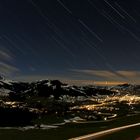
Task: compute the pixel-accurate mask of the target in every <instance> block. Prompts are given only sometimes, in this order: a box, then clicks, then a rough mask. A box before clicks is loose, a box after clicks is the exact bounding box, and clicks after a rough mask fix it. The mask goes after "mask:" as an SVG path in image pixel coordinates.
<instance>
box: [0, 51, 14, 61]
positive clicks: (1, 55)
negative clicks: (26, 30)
mask: <svg viewBox="0 0 140 140" xmlns="http://www.w3.org/2000/svg"><path fill="white" fill-rule="evenodd" d="M0 60H8V61H11V60H13V57H12V56H11V55H10V54H9V53H7V52H6V51H3V50H0Z"/></svg>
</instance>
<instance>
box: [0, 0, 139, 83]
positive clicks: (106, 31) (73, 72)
mask: <svg viewBox="0 0 140 140" xmlns="http://www.w3.org/2000/svg"><path fill="white" fill-rule="evenodd" d="M139 7H140V1H139V0H133V1H132V0H39V1H38V0H20V1H19V0H12V1H11V0H5V1H2V0H0V20H1V22H0V75H4V76H5V77H8V78H12V79H18V80H32V79H37V78H43V79H44V78H54V79H56V78H57V79H65V80H69V79H70V80H87V81H88V80H94V81H124V82H130V83H131V82H132V83H140V80H139V78H138V77H139V76H140V63H139V61H140V9H139Z"/></svg>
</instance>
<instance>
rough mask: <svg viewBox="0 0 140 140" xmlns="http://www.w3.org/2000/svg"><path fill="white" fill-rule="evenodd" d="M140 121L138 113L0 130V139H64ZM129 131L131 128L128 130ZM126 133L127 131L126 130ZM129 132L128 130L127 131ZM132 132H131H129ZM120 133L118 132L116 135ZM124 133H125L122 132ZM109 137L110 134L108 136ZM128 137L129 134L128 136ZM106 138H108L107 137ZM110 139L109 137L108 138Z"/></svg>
mask: <svg viewBox="0 0 140 140" xmlns="http://www.w3.org/2000/svg"><path fill="white" fill-rule="evenodd" d="M138 122H140V115H137V116H129V117H127V118H126V117H122V118H119V119H117V120H114V121H110V122H101V123H89V124H88V123H86V124H66V125H64V126H61V127H60V128H57V129H50V130H28V131H19V130H0V139H4V140H18V139H20V140H32V139H33V140H38V139H39V140H46V139H48V140H65V139H68V138H72V137H77V136H81V135H85V134H89V133H93V132H97V131H101V130H105V129H109V128H113V127H117V126H123V125H127V124H133V123H138ZM130 131H131V130H130ZM134 132H135V130H134ZM126 133H127V132H126ZM128 133H129V132H128ZM131 133H132V132H131ZM131 133H130V134H131ZM117 134H118V135H120V134H119V132H117V133H116V135H117ZM124 135H126V134H124ZM109 137H110V136H109ZM129 137H130V136H129ZM107 139H108V138H107ZM109 140H110V138H109ZM113 140H114V139H113Z"/></svg>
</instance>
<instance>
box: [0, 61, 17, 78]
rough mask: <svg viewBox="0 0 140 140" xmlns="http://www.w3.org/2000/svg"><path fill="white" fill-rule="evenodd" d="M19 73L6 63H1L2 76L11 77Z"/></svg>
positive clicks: (0, 72)
mask: <svg viewBox="0 0 140 140" xmlns="http://www.w3.org/2000/svg"><path fill="white" fill-rule="evenodd" d="M18 71H19V69H18V68H16V67H14V66H12V65H9V64H7V63H4V62H0V75H5V76H10V75H11V74H14V73H16V72H18Z"/></svg>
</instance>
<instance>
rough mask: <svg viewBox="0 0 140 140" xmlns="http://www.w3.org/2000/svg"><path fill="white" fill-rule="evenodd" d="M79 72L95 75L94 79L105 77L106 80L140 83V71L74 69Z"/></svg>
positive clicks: (85, 74)
mask: <svg viewBox="0 0 140 140" xmlns="http://www.w3.org/2000/svg"><path fill="white" fill-rule="evenodd" d="M72 71H73V72H76V73H78V74H81V75H84V76H85V77H86V76H93V79H94V80H99V79H103V80H106V81H126V82H129V83H140V78H139V77H140V71H126V70H125V71H115V72H112V71H108V70H88V69H85V70H79V69H76V70H72Z"/></svg>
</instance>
